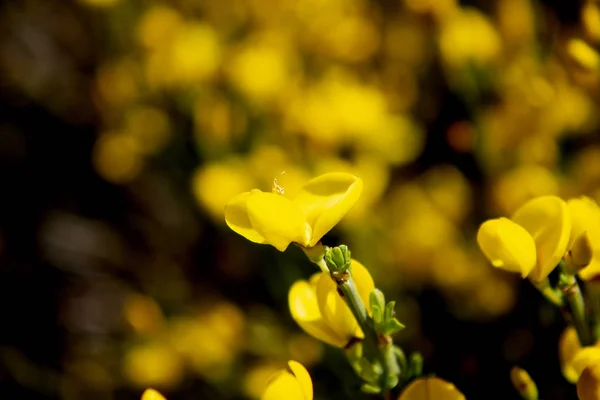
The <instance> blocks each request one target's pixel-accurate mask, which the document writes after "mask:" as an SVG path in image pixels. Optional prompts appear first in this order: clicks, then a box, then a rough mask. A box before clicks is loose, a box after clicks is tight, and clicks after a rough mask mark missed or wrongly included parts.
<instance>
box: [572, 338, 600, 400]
mask: <svg viewBox="0 0 600 400" xmlns="http://www.w3.org/2000/svg"><path fill="white" fill-rule="evenodd" d="M586 350H588V352H587V353H588V354H586V355H585V356H584V357H582V358H585V359H584V360H581V367H582V368H583V370H582V372H581V375H580V376H579V380H578V381H577V397H579V400H597V399H600V349H599V348H597V347H589V348H587V349H586ZM581 353H583V351H582V352H581Z"/></svg>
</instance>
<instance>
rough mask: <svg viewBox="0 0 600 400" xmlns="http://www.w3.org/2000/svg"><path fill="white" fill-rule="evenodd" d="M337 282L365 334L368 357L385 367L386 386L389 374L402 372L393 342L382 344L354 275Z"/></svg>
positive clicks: (365, 347) (382, 385) (383, 379)
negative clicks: (353, 277) (357, 287)
mask: <svg viewBox="0 0 600 400" xmlns="http://www.w3.org/2000/svg"><path fill="white" fill-rule="evenodd" d="M336 283H337V285H338V289H339V290H340V292H341V293H342V294H343V297H344V300H345V301H346V304H348V307H349V308H350V310H351V311H352V314H353V315H354V317H355V318H356V321H357V322H358V325H359V326H360V328H361V329H362V331H363V333H364V335H365V339H364V341H363V344H364V352H365V355H366V357H367V359H369V361H371V362H378V363H379V364H380V365H381V367H382V368H383V374H382V375H381V376H382V381H381V382H380V387H382V388H385V387H386V386H387V384H386V380H387V378H388V376H390V375H397V374H398V373H399V372H400V367H399V366H398V363H397V361H396V357H395V356H394V353H393V348H392V344H391V343H383V344H381V345H380V343H379V335H378V334H377V332H375V329H374V328H373V325H372V323H371V317H369V314H368V313H367V309H366V307H365V305H364V303H363V301H362V299H361V298H360V295H359V294H358V291H357V289H356V285H355V284H354V280H353V279H352V276H351V275H350V274H348V278H347V279H343V280H338V281H337V282H336Z"/></svg>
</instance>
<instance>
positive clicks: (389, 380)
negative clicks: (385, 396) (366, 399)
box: [384, 375, 400, 390]
mask: <svg viewBox="0 0 600 400" xmlns="http://www.w3.org/2000/svg"><path fill="white" fill-rule="evenodd" d="M399 381H400V379H399V378H398V376H397V375H388V376H387V377H386V378H385V388H384V389H385V390H390V389H393V388H395V387H396V385H398V382H399Z"/></svg>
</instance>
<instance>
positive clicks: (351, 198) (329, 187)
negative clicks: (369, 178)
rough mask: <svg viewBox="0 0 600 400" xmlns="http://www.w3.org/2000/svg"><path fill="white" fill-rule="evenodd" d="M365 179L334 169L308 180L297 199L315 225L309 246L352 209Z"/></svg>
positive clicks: (310, 221)
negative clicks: (334, 170)
mask: <svg viewBox="0 0 600 400" xmlns="http://www.w3.org/2000/svg"><path fill="white" fill-rule="evenodd" d="M362 187H363V183H362V180H361V179H360V178H357V177H356V176H354V175H351V174H347V173H342V172H332V173H328V174H324V175H321V176H318V177H316V178H314V179H311V180H310V181H309V182H307V183H306V184H305V185H304V186H303V187H302V189H301V190H300V192H299V193H298V195H297V196H296V198H295V199H294V203H296V204H298V206H299V207H300V208H301V209H302V211H303V212H304V215H305V216H306V220H307V221H308V223H309V225H310V226H311V227H312V236H311V238H310V243H309V246H311V247H312V246H314V245H315V244H316V243H317V242H318V241H319V240H321V238H322V237H323V236H324V235H325V234H326V233H327V232H329V231H330V230H331V229H332V228H333V227H334V226H335V225H336V224H337V223H338V222H340V220H341V219H342V218H343V217H344V215H346V213H348V211H350V209H352V207H353V206H354V204H355V203H356V202H357V201H358V198H359V197H360V194H361V192H362Z"/></svg>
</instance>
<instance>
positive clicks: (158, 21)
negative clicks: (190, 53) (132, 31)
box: [136, 5, 183, 49]
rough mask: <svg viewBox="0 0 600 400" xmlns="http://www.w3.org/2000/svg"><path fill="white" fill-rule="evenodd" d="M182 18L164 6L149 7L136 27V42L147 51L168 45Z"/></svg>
mask: <svg viewBox="0 0 600 400" xmlns="http://www.w3.org/2000/svg"><path fill="white" fill-rule="evenodd" d="M182 23H183V18H182V17H181V15H180V14H179V12H177V11H176V10H174V9H172V8H170V7H166V6H164V5H154V6H152V7H150V8H149V9H148V10H147V11H146V12H144V14H143V15H142V17H141V18H140V20H139V22H138V25H137V27H136V30H137V32H136V34H137V39H138V42H139V43H140V44H141V45H142V46H144V47H146V48H148V49H159V48H161V47H163V46H165V45H166V44H167V43H169V41H170V40H172V39H173V37H174V36H175V34H176V32H177V29H179V27H180V26H181V24H182Z"/></svg>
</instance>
